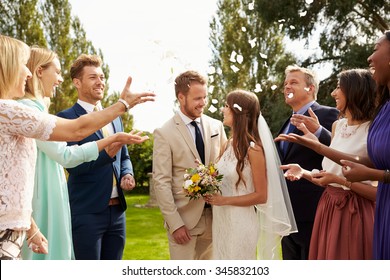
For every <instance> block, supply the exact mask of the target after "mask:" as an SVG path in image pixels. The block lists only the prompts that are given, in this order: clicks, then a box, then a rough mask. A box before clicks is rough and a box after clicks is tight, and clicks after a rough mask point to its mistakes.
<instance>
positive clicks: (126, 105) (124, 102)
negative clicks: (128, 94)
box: [118, 98, 130, 112]
mask: <svg viewBox="0 0 390 280" xmlns="http://www.w3.org/2000/svg"><path fill="white" fill-rule="evenodd" d="M118 102H121V103H122V104H123V105H125V108H126V112H128V111H129V110H130V105H129V103H127V101H126V100H124V99H122V98H119V99H118Z"/></svg>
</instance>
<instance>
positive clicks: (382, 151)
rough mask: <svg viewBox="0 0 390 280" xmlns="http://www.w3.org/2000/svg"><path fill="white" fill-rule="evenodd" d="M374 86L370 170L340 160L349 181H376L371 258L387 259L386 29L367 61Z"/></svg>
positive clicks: (389, 118) (389, 76) (389, 130)
mask: <svg viewBox="0 0 390 280" xmlns="http://www.w3.org/2000/svg"><path fill="white" fill-rule="evenodd" d="M367 60H368V63H369V65H370V69H371V71H372V72H373V78H374V79H375V81H376V83H377V93H378V95H377V98H378V108H377V113H376V116H375V119H374V120H373V122H372V125H371V126H370V129H369V132H368V139H367V149H368V154H369V157H370V159H371V161H372V163H373V165H374V168H369V167H366V166H364V165H362V164H358V163H353V162H350V161H342V163H343V165H344V168H343V173H344V176H345V177H346V178H347V179H348V180H349V181H361V180H366V179H369V180H377V181H379V184H378V191H377V195H376V209H375V223H374V243H373V257H374V259H383V260H388V259H390V171H389V169H390V149H389V145H390V126H389V123H390V30H388V31H386V32H385V33H384V35H383V36H381V37H380V38H379V39H378V40H377V42H376V44H375V48H374V52H373V53H372V55H371V56H370V57H369V58H368V59H367Z"/></svg>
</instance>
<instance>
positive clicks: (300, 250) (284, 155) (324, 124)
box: [276, 65, 339, 260]
mask: <svg viewBox="0 0 390 280" xmlns="http://www.w3.org/2000/svg"><path fill="white" fill-rule="evenodd" d="M285 74H286V78H285V81H284V96H285V102H286V104H288V105H289V106H290V107H291V108H292V109H293V113H294V114H293V116H292V117H291V118H289V119H288V120H286V122H285V123H284V125H283V127H282V129H281V130H280V131H279V134H281V133H296V134H299V135H302V134H303V133H302V132H301V131H299V130H298V129H297V128H296V126H297V125H298V124H299V123H304V124H305V125H306V127H307V128H308V129H309V131H310V132H312V133H314V134H315V135H316V136H317V138H318V140H319V141H320V142H321V143H323V144H325V145H329V144H330V140H331V133H330V132H329V131H331V128H332V124H333V122H334V121H335V120H336V119H337V117H338V114H339V112H338V110H337V109H335V108H331V107H327V106H322V105H320V104H318V103H317V102H316V101H315V100H316V99H317V92H318V87H319V81H318V79H317V77H316V75H315V73H314V72H313V71H311V70H309V69H306V68H301V67H298V66H295V65H294V66H288V67H287V68H286V71H285ZM290 119H291V123H290ZM276 147H277V149H278V152H279V156H280V159H281V162H282V164H289V163H297V164H299V165H300V166H301V167H302V168H304V169H307V170H313V169H318V170H321V169H322V167H321V164H322V159H323V156H321V155H319V154H317V153H316V152H314V151H313V150H311V149H308V148H306V147H304V146H301V145H299V144H295V143H289V142H286V141H281V142H279V143H278V144H277V145H276ZM287 187H288V191H289V195H290V199H291V204H292V207H293V210H294V216H295V220H296V222H297V226H298V233H293V234H291V235H289V236H286V237H284V238H283V239H282V252H283V259H288V260H299V259H303V260H305V259H307V258H308V254H309V245H310V238H311V232H312V228H313V223H314V217H315V212H316V208H317V204H318V201H319V199H320V196H321V194H322V192H323V188H322V187H319V186H317V185H315V184H313V183H311V182H309V181H307V180H299V181H293V182H292V181H287Z"/></svg>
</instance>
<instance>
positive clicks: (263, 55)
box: [260, 53, 268, 59]
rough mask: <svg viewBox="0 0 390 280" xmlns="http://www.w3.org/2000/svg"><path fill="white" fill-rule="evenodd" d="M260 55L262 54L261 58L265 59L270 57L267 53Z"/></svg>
mask: <svg viewBox="0 0 390 280" xmlns="http://www.w3.org/2000/svg"><path fill="white" fill-rule="evenodd" d="M260 56H261V58H263V59H267V58H268V56H267V55H266V54H263V53H260Z"/></svg>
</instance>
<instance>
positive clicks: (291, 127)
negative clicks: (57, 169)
mask: <svg viewBox="0 0 390 280" xmlns="http://www.w3.org/2000/svg"><path fill="white" fill-rule="evenodd" d="M294 114H295V113H294ZM294 129H295V125H293V124H292V123H291V122H289V127H288V129H287V131H286V133H285V134H289V133H291V132H292V131H293V130H294ZM288 144H289V142H288V141H284V143H283V155H286V153H287V147H288Z"/></svg>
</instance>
